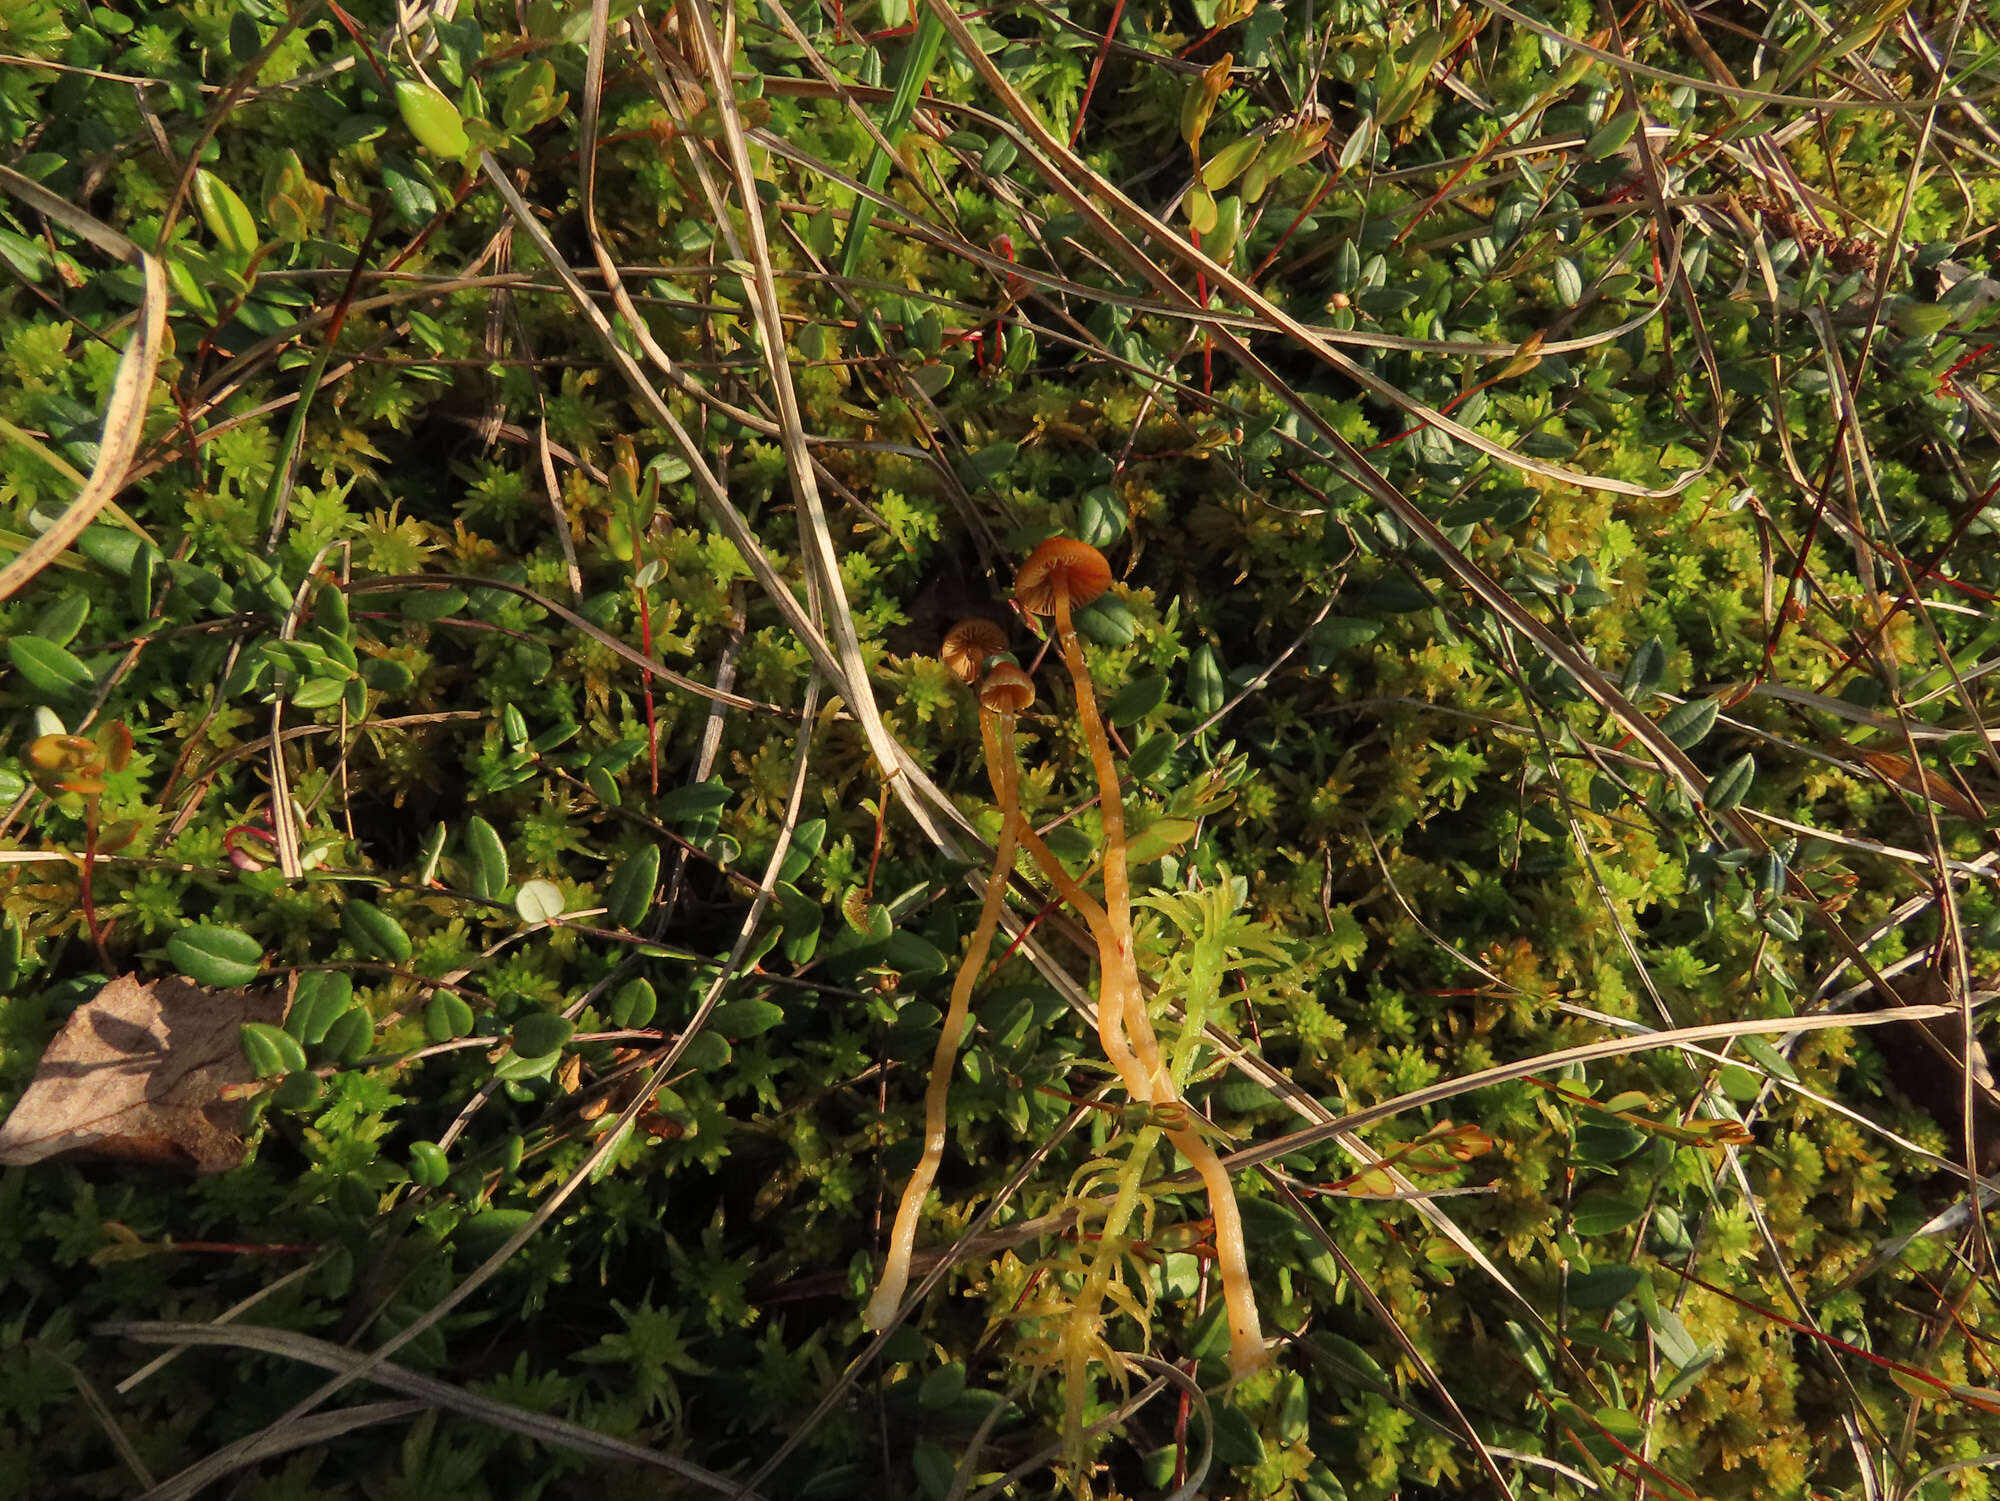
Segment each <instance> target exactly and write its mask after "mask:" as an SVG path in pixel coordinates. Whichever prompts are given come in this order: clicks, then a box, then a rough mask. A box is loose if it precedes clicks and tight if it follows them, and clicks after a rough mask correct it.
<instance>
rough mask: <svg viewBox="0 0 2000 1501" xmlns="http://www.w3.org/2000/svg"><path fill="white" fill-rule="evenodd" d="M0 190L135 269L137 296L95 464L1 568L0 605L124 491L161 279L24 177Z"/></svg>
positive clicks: (156, 339) (142, 408)
mask: <svg viewBox="0 0 2000 1501" xmlns="http://www.w3.org/2000/svg"><path fill="white" fill-rule="evenodd" d="M0 188H5V189H6V190H7V191H8V192H10V193H12V194H13V195H14V196H15V197H17V198H19V199H20V200H21V201H22V202H24V203H26V204H27V205H28V206H29V207H31V208H33V209H34V210H35V211H36V212H37V213H40V214H43V215H45V216H47V217H48V218H50V219H53V220H54V221H55V222H56V223H58V224H60V225H61V226H62V227H63V228H64V229H67V230H68V231H70V233H72V234H75V235H79V236H81V237H82V238H84V239H86V240H88V241H90V243H91V244H93V245H95V246H97V248H98V249H100V250H102V251H103V252H104V253H105V254H106V255H110V256H115V257H116V258H117V259H119V260H121V261H123V262H125V263H126V264H127V265H130V266H136V267H138V268H139V273H140V276H141V278H142V280H143V283H144V289H143V291H142V293H141V295H140V300H139V317H138V323H137V325H136V327H135V328H134V330H133V333H132V337H131V339H130V341H129V342H128V343H127V344H126V346H125V350H124V353H123V354H122V355H120V356H119V360H118V373H117V376H116V377H115V379H114V380H113V381H112V385H111V398H110V400H109V401H107V402H106V403H105V407H104V429H103V432H102V434H101V435H100V436H99V438H98V454H97V462H96V463H94V464H92V465H91V466H90V475H89V477H88V478H87V479H86V480H85V482H84V484H83V487H82V488H81V489H80V490H78V491H77V494H76V497H75V498H74V499H73V500H71V501H70V503H69V505H68V507H67V508H65V509H64V511H63V513H62V514H61V515H60V516H58V517H57V518H56V520H55V524H54V525H52V526H51V527H50V528H49V529H48V530H47V531H45V532H43V533H42V534H41V536H39V537H37V538H36V539H35V540H34V541H33V542H31V543H29V544H28V546H27V547H25V548H23V549H22V551H21V553H20V555H19V556H18V557H16V558H14V559H12V560H11V561H10V562H9V563H8V564H7V566H6V567H5V568H0V600H4V599H7V598H9V597H11V596H12V595H14V594H16V593H18V592H19V591H20V590H21V588H22V587H23V586H24V585H26V584H27V582H28V581H29V580H30V579H32V578H33V577H34V576H35V575H36V574H38V573H40V572H41V571H42V570H43V569H44V568H46V567H48V566H49V564H50V563H52V562H54V561H55V559H56V558H57V557H58V556H59V555H60V554H61V553H62V552H63V550H64V549H65V548H67V547H68V546H69V545H70V543H72V542H74V541H75V540H76V539H77V538H78V537H80V536H82V535H83V530H84V528H85V527H87V526H89V525H90V523H91V522H92V521H94V520H95V519H96V518H97V515H98V513H99V512H100V511H102V510H103V509H104V508H105V507H106V506H107V505H109V504H110V503H111V501H112V499H113V498H114V497H115V496H116V495H117V494H118V492H119V491H120V490H122V489H123V488H124V487H125V483H126V476H127V473H128V472H129V470H130V468H131V465H132V457H133V455H134V454H136V453H137V452H138V451H139V439H140V437H141V436H142V435H143V433H144V429H145V422H146V404H147V401H148V399H149V398H150V397H151V395H152V390H153V380H154V377H155V376H156V375H157V373H158V371H159V367H160V356H161V354H162V353H163V352H164V350H165V348H166V336H167V273H166V270H165V268H164V267H163V266H161V264H160V262H159V261H158V260H156V259H155V258H154V257H153V256H152V255H150V254H148V253H147V252H146V251H144V250H142V249H140V248H139V246H137V245H136V244H134V243H133V242H132V241H131V240H129V239H127V238H126V237H125V236H124V235H122V234H120V233H118V231H117V230H115V229H112V228H110V227H109V226H108V225H106V224H103V223H101V222H100V221H98V220H97V219H95V218H93V217H91V216H90V215H89V214H86V213H85V212H83V210H81V209H79V208H77V207H76V206H75V205H74V204H71V203H68V202H65V201H64V200H63V199H61V198H58V197H56V195H55V194H53V193H51V192H50V191H49V190H48V189H47V188H45V187H43V186H42V185H41V184H40V183H38V182H36V181H34V180H33V179H32V178H28V177H23V176H22V175H21V174H20V173H18V172H16V171H14V170H13V168H11V167H0Z"/></svg>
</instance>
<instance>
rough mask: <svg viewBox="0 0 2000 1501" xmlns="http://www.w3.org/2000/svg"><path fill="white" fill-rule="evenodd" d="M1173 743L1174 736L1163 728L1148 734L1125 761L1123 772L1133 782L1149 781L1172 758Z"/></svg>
mask: <svg viewBox="0 0 2000 1501" xmlns="http://www.w3.org/2000/svg"><path fill="white" fill-rule="evenodd" d="M1174 744H1175V741H1174V737H1173V736H1172V735H1171V734H1168V733H1167V732H1166V731H1164V730H1163V731H1161V732H1160V733H1159V734H1157V735H1148V736H1147V737H1146V738H1145V739H1144V740H1141V741H1140V742H1139V748H1138V749H1137V750H1135V751H1133V752H1132V755H1131V757H1130V759H1128V760H1127V761H1126V762H1125V774H1126V775H1127V776H1129V777H1131V779H1132V780H1133V781H1135V782H1150V781H1151V780H1152V779H1153V778H1154V777H1156V776H1158V775H1159V774H1160V772H1161V770H1162V769H1163V768H1164V767H1165V766H1166V764H1167V762H1168V761H1169V760H1171V759H1172V758H1173V754H1174Z"/></svg>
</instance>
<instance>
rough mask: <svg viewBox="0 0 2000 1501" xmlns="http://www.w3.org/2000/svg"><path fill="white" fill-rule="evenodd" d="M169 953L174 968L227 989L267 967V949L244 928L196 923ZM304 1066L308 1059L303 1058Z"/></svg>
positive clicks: (170, 942) (183, 932)
mask: <svg viewBox="0 0 2000 1501" xmlns="http://www.w3.org/2000/svg"><path fill="white" fill-rule="evenodd" d="M167 957H168V958H170V959H172V960H173V961H174V968H176V969H178V970H179V971H180V972H181V973H182V974H184V975H186V976H187V977H188V978H189V979H190V980H193V981H194V982H195V983H196V984H197V985H207V986H209V987H210V988H212V989H216V990H226V989H228V988H229V987H230V986H232V985H248V984H249V983H250V982H251V981H252V980H254V979H256V978H257V974H258V971H259V970H260V969H261V968H262V967H263V963H264V949H263V946H262V945H261V944H259V943H258V942H257V940H256V939H254V938H252V937H251V936H250V935H249V934H248V933H245V932H244V931H243V930H242V929H240V928H227V927H223V926H222V925H221V924H219V923H196V924H195V925H193V926H192V927H186V928H182V929H181V930H180V932H178V933H176V934H174V936H173V937H172V938H169V939H168V940H167ZM299 1061H300V1065H301V1066H303V1065H304V1062H305V1060H304V1059H303V1058H302V1059H300V1060H299Z"/></svg>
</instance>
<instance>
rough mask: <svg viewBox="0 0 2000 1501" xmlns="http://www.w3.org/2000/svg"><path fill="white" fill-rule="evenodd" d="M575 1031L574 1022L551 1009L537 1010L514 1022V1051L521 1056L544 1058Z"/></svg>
mask: <svg viewBox="0 0 2000 1501" xmlns="http://www.w3.org/2000/svg"><path fill="white" fill-rule="evenodd" d="M575 1031H576V1023H575V1022H573V1021H571V1020H570V1019H569V1018H568V1017H566V1016H558V1015H556V1014H555V1012H553V1011H537V1012H534V1013H533V1014H531V1015H529V1016H524V1017H522V1018H521V1019H520V1020H519V1021H518V1022H516V1023H514V1033H513V1042H514V1051H515V1052H516V1053H518V1054H520V1055H521V1056H522V1057H523V1058H545V1057H547V1056H548V1055H549V1054H551V1053H554V1052H557V1051H559V1050H560V1049H561V1047H562V1045H563V1044H564V1043H566V1042H568V1041H569V1039H570V1034H571V1033H573V1032H575Z"/></svg>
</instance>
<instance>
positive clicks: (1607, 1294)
mask: <svg viewBox="0 0 2000 1501" xmlns="http://www.w3.org/2000/svg"><path fill="white" fill-rule="evenodd" d="M1645 1276H1646V1274H1645V1273H1644V1272H1643V1271H1641V1270H1640V1269H1639V1268H1638V1267H1636V1266H1601V1267H1598V1268H1596V1269H1595V1270H1593V1271H1588V1272H1583V1273H1580V1274H1579V1275H1577V1276H1574V1277H1572V1278H1570V1279H1569V1301H1570V1303H1571V1305H1572V1306H1574V1307H1577V1308H1588V1309H1598V1308H1610V1307H1613V1306H1614V1305H1616V1304H1619V1303H1622V1302H1624V1301H1625V1299H1627V1298H1629V1297H1630V1296H1631V1295H1632V1293H1633V1291H1634V1290H1635V1289H1637V1287H1638V1286H1639V1284H1640V1282H1642V1281H1644V1280H1645Z"/></svg>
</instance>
